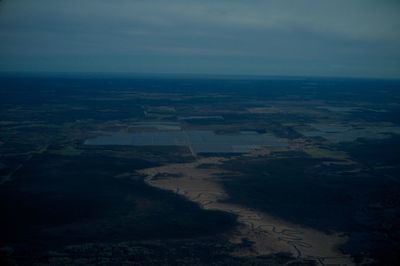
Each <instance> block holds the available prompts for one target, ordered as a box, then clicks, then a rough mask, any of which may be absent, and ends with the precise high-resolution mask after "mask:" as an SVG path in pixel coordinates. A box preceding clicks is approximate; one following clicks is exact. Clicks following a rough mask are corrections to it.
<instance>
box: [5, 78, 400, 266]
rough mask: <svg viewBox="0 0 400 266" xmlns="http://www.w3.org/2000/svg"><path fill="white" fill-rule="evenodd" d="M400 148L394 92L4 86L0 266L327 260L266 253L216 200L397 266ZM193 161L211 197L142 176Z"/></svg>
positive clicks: (132, 81)
mask: <svg viewBox="0 0 400 266" xmlns="http://www.w3.org/2000/svg"><path fill="white" fill-rule="evenodd" d="M399 151H400V82H398V81H384V80H354V79H322V78H319V79H317V78H302V79H300V78H299V79H283V78H282V79H278V78H276V79H244V78H243V79H231V80H229V79H223V78H213V79H211V78H188V77H183V78H172V77H171V78H155V77H152V78H150V77H146V78H139V77H136V78H98V77H95V78H93V77H92V78H89V77H68V78H67V77H64V78H56V77H15V76H14V77H12V76H7V77H6V76H2V77H0V265H288V264H289V265H314V264H317V265H318V264H319V265H328V264H329V263H328V261H329V260H332V259H334V258H328V257H327V255H325V254H326V253H324V251H319V250H318V249H317V248H316V247H315V245H314V247H310V245H308V243H306V242H307V241H305V240H304V241H305V242H304V243H303V242H299V241H298V242H296V241H294V242H293V241H287V240H285V239H282V238H279V239H277V240H276V241H277V242H276V243H275V242H274V243H272V242H269V241H266V240H263V241H264V242H263V243H261V244H262V245H261V244H260V243H259V242H257V240H255V238H252V235H251V233H248V235H246V234H247V233H243V232H245V231H246V230H244V229H243V228H245V227H246V226H249V225H246V221H244V220H243V219H242V218H241V217H240V215H239V214H237V212H235V211H231V212H230V211H226V210H225V209H226V208H225V209H224V208H222V207H218V206H219V205H218V204H219V203H220V204H225V205H221V206H240V208H247V209H249V210H251V211H252V212H254V213H259V214H260V215H262V214H265V215H268V216H271V217H276V218H277V219H279V220H280V221H284V222H285V223H288V224H291V225H293V226H296V228H305V230H309V229H310V230H315V231H318V232H321V234H325V235H327V236H329V235H340V236H341V237H342V238H343V239H345V241H344V242H343V243H341V244H340V245H338V246H337V247H336V248H335V250H334V251H332V252H336V253H337V254H341V256H343V258H348V260H346V261H347V262H346V263H347V264H363V265H396V264H399V263H400V257H399V254H400V253H399V251H400V197H399V196H400V156H399ZM204 158H215V160H216V161H217V162H218V163H207V164H202V165H200V166H198V168H199V169H202V170H201V173H202V174H207V173H209V175H210V176H209V178H210V180H214V181H215V182H214V181H213V182H208V181H207V183H204V182H203V183H201V184H202V185H203V184H205V185H207V187H206V190H209V191H211V190H213V189H214V190H216V191H219V193H222V194H224V195H225V194H226V195H225V196H224V197H221V198H218V200H217V201H214V202H207V203H204V204H202V203H201V204H199V201H198V199H197V198H194V197H191V196H190V193H187V191H186V192H185V191H182V189H183V188H187V187H189V188H190V186H191V184H188V183H187V182H191V181H190V180H192V179H191V178H192V177H190V173H189V177H188V178H186V179H185V178H184V177H185V175H186V177H187V175H188V173H187V171H186V170H182V172H179V171H178V170H176V169H175V170H174V171H175V172H174V174H171V173H168V172H160V173H159V174H157V175H155V176H154V177H153V179H152V180H150V181H149V179H146V176H145V175H144V174H143V170H146V169H157V167H168V166H169V165H183V166H184V165H190V163H195V162H198V161H201V160H203V159H204ZM209 161H210V162H212V159H209ZM185 167H186V166H185ZM160 169H162V168H160ZM165 169H167V168H165ZM182 169H187V168H184V167H183V168H182ZM210 169H211V170H210ZM185 171H186V172H185ZM207 171H209V172H207ZM218 171H219V172H218ZM193 173H194V175H195V173H197V172H193ZM193 178H195V176H194V177H193ZM146 180H147V181H146ZM177 180H178V181H177ZM179 180H182V181H179ZM188 180H189V181H188ZM153 181H154V185H151V182H153ZM171 184H174V185H175V184H177V186H176V188H175V187H174V189H173V190H171V189H170V186H171ZM192 186H196V185H192ZM164 188H165V189H164ZM198 197H201V195H199V196H198ZM209 203H212V204H214V205H211V206H215V207H212V208H211V207H207V205H206V204H209ZM209 206H210V205H209ZM252 227H254V225H252ZM249 230H250V231H251V230H257V228H250V229H249ZM274 230H275V229H274ZM238 232H240V233H238ZM246 232H247V231H246ZM234 235H236V236H237V235H239V236H240V237H239V240H238V239H237V237H236V238H235V241H233V239H234V237H233V236H234ZM304 239H306V238H304ZM271 241H272V240H271ZM279 241H282V243H283V244H285V245H288V249H287V250H286V249H284V250H279V248H277V247H279V246H280V245H279V244H280V242H279ZM300 243H303V244H300ZM306 244H307V245H306ZM256 246H257V248H256ZM260 246H261V247H263V248H264V249H262V248H259V247H260ZM307 249H309V250H312V252H311V251H310V252H309V253H307V252H306V251H307ZM291 250H294V251H297V252H291ZM318 252H321V253H318ZM336 253H335V254H336ZM305 254H313V255H312V256H311V255H305ZM340 259H342V258H340Z"/></svg>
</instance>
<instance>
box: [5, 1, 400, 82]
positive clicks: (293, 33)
mask: <svg viewBox="0 0 400 266" xmlns="http://www.w3.org/2000/svg"><path fill="white" fill-rule="evenodd" d="M0 71H46V72H47V71H54V72H60V71H61V72H129V73H194V74H242V75H285V76H286V75H296V76H297V75H307V76H309V75H318V76H357V77H384V78H400V1H399V0H272V1H268V0H265V1H261V0H249V1H243V0H197V1H195V0H68V1H67V0H65V1H63V0H3V1H1V2H0Z"/></svg>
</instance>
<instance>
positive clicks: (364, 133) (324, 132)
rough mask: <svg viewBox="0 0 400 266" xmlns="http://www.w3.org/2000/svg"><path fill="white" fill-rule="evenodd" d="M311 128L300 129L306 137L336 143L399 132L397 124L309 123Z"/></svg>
mask: <svg viewBox="0 0 400 266" xmlns="http://www.w3.org/2000/svg"><path fill="white" fill-rule="evenodd" d="M310 126H311V127H312V128H313V129H312V130H304V131H300V132H301V134H303V135H304V136H306V137H323V138H324V139H326V140H328V141H330V142H334V143H338V142H348V141H354V140H356V139H358V138H364V139H384V138H388V137H390V134H400V127H398V126H363V127H361V126H352V125H345V124H310Z"/></svg>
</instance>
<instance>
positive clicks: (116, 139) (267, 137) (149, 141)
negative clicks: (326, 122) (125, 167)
mask: <svg viewBox="0 0 400 266" xmlns="http://www.w3.org/2000/svg"><path fill="white" fill-rule="evenodd" d="M99 133H100V136H97V137H95V138H92V139H88V140H86V141H85V143H84V144H85V145H130V146H190V147H191V149H192V150H193V152H195V153H245V152H249V151H251V150H253V149H256V148H259V147H261V146H269V147H286V146H287V145H288V142H287V140H286V139H282V138H278V137H276V136H274V135H272V134H258V133H257V132H248V131H246V132H239V133H236V134H216V133H215V132H214V131H210V130H188V131H184V130H182V131H150V132H124V131H118V132H99Z"/></svg>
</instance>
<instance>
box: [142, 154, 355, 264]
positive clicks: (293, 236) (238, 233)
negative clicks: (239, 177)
mask: <svg viewBox="0 0 400 266" xmlns="http://www.w3.org/2000/svg"><path fill="white" fill-rule="evenodd" d="M223 160H224V159H223V158H220V157H213V158H201V159H198V160H197V161H195V162H193V163H184V164H169V165H165V166H161V167H155V168H148V169H144V170H142V171H141V174H143V175H145V176H146V178H145V181H146V182H147V183H148V184H149V185H151V186H154V187H157V188H161V189H165V190H170V191H173V192H175V193H177V194H179V195H183V196H184V197H186V198H187V199H189V200H191V201H193V202H196V203H198V204H199V205H200V206H202V207H203V208H204V209H210V210H220V211H225V212H229V213H233V214H236V215H237V217H238V221H239V222H240V226H238V228H237V229H236V230H235V231H234V232H233V233H232V234H230V235H229V236H228V238H229V240H230V241H231V242H232V243H241V242H242V240H243V239H247V240H249V241H251V242H252V246H251V248H243V249H242V250H240V251H237V252H236V253H235V254H234V255H237V256H244V255H268V254H272V253H276V252H290V253H291V254H293V256H295V257H300V258H309V259H314V260H316V261H318V263H319V264H320V265H333V264H334V265H352V264H353V263H352V260H351V258H350V257H349V256H346V255H344V254H342V253H341V252H339V251H338V249H337V247H338V246H339V245H340V244H343V243H344V242H346V241H347V239H346V237H345V236H343V235H341V234H338V233H337V234H326V233H323V232H320V231H317V230H314V229H311V228H305V227H302V226H299V225H296V224H292V223H289V222H286V221H283V220H281V219H277V218H275V217H272V216H270V215H268V214H266V213H262V212H260V211H257V210H254V209H250V208H246V207H244V206H240V205H237V204H230V203H226V202H223V200H224V199H227V197H228V196H227V194H226V193H225V191H224V189H223V187H222V185H221V183H220V181H219V177H218V176H219V175H221V174H224V175H227V174H228V175H231V176H232V177H234V176H235V173H233V172H227V171H225V170H221V169H220V168H219V167H218V164H221V162H222V161H223ZM202 164H207V165H212V166H211V167H201V168H199V167H198V166H199V165H202Z"/></svg>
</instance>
